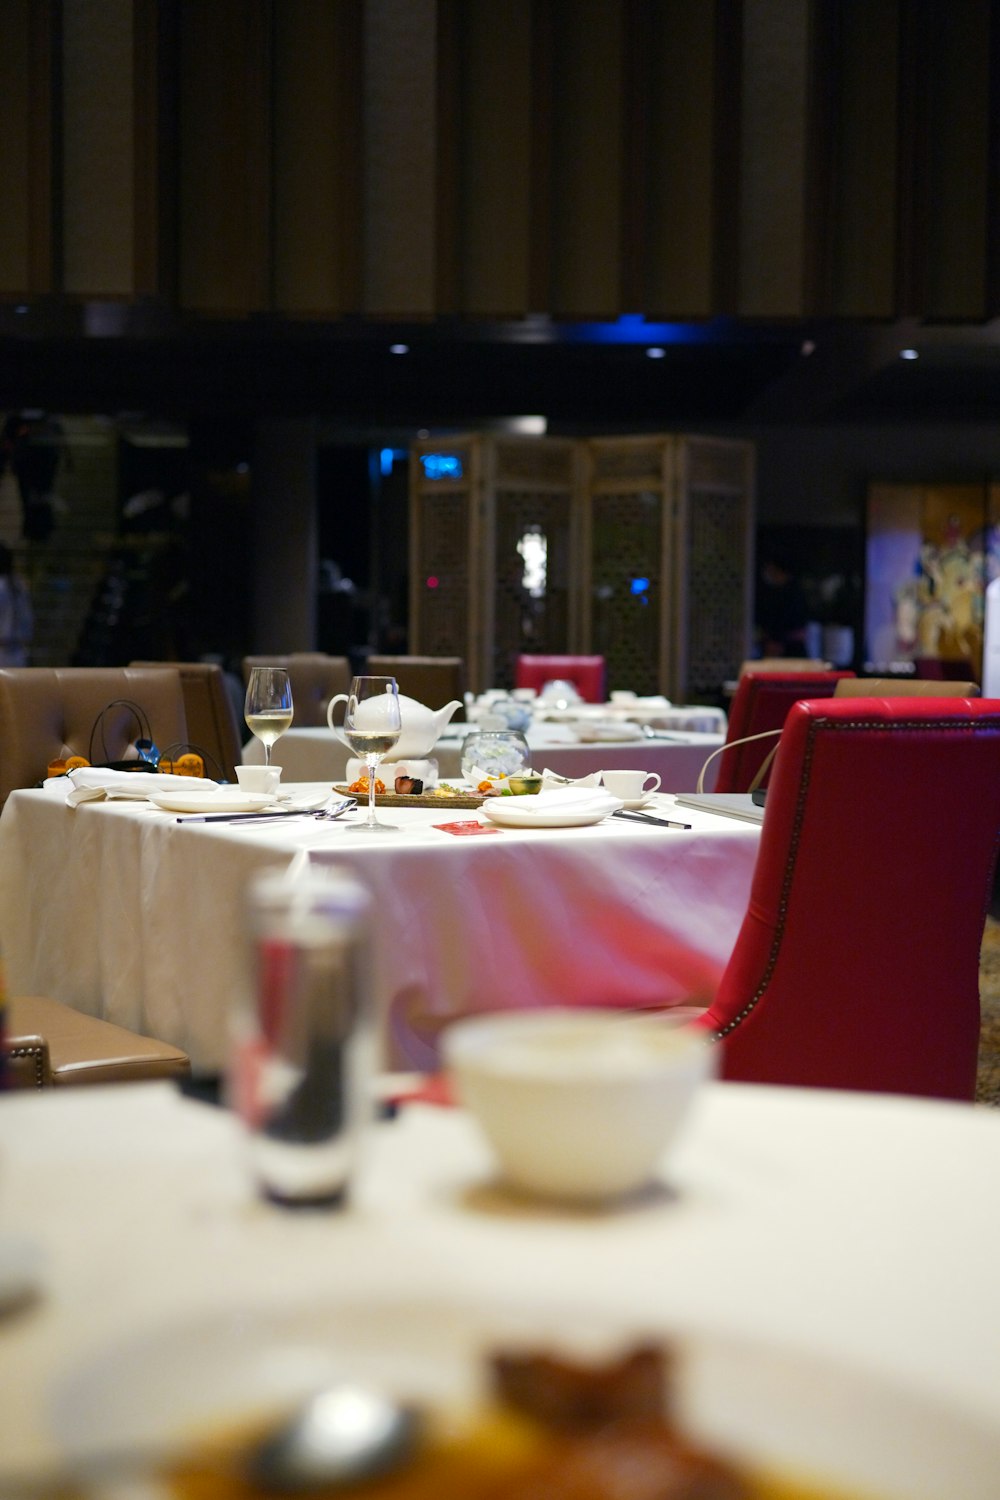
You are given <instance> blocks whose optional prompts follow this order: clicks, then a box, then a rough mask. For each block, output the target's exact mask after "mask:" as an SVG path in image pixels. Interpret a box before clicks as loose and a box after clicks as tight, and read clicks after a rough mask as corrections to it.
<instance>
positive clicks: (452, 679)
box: [365, 656, 465, 722]
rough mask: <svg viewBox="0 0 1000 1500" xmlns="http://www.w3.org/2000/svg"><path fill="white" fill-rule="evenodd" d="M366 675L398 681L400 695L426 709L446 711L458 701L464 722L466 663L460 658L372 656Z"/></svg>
mask: <svg viewBox="0 0 1000 1500" xmlns="http://www.w3.org/2000/svg"><path fill="white" fill-rule="evenodd" d="M365 671H366V672H368V673H370V674H371V676H372V677H395V679H396V684H397V686H398V688H399V691H400V692H401V693H403V694H405V696H406V697H407V698H415V699H416V701H417V702H418V703H423V704H424V705H425V706H426V707H427V708H434V709H438V708H443V707H444V705H445V704H446V703H451V702H453V701H454V699H456V698H457V699H458V701H459V703H461V704H462V708H461V709H460V710H458V712H456V714H455V721H456V722H457V721H458V720H460V719H464V718H465V662H464V660H463V658H462V657H461V656H369V658H368V662H367V664H366V666H365Z"/></svg>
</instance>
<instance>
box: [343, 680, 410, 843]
mask: <svg viewBox="0 0 1000 1500" xmlns="http://www.w3.org/2000/svg"><path fill="white" fill-rule="evenodd" d="M401 729H402V721H401V720H400V717H399V689H398V688H397V686H396V679H395V677H355V678H354V679H353V681H352V682H351V691H350V692H349V693H348V695H347V709H346V711H345V713H344V728H343V736H344V739H345V740H346V741H347V743H348V745H350V747H351V749H352V750H353V751H354V753H355V755H357V756H359V757H361V758H362V759H363V760H364V762H365V765H366V766H367V767H368V818H367V820H366V821H365V822H364V823H354V824H352V825H351V826H352V827H353V828H359V829H363V830H365V831H366V832H375V833H380V832H388V833H391V832H392V831H393V829H392V825H391V824H389V823H381V822H379V820H378V818H376V816H375V778H376V774H377V772H378V767H379V761H380V760H381V759H382V757H383V755H385V754H386V752H387V751H388V750H391V749H392V747H393V745H395V743H396V741H397V740H398V739H399V735H400V730H401Z"/></svg>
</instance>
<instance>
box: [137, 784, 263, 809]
mask: <svg viewBox="0 0 1000 1500" xmlns="http://www.w3.org/2000/svg"><path fill="white" fill-rule="evenodd" d="M149 800H150V802H152V803H154V804H155V805H156V806H157V807H160V808H162V809H163V811H164V812H179V813H189V812H196V813H214V812H220V813H222V812H231V813H237V812H260V811H261V810H262V809H263V808H265V807H273V806H274V798H273V797H272V796H271V795H270V793H268V792H245V791H243V789H242V788H241V787H238V786H217V787H215V788H214V790H208V791H203V792H150V794H149Z"/></svg>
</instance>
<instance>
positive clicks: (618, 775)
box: [601, 771, 660, 802]
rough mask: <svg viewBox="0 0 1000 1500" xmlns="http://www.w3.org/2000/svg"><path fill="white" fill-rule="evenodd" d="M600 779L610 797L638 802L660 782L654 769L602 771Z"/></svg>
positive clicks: (653, 790)
mask: <svg viewBox="0 0 1000 1500" xmlns="http://www.w3.org/2000/svg"><path fill="white" fill-rule="evenodd" d="M601 780H602V781H603V782H604V785H605V786H606V787H607V789H608V791H609V792H610V793H611V795H612V797H621V799H622V801H623V802H638V801H639V800H640V798H642V797H648V796H649V795H650V794H651V793H652V792H655V791H656V789H657V787H658V786H659V784H660V778H659V776H657V774H656V772H655V771H602V772H601Z"/></svg>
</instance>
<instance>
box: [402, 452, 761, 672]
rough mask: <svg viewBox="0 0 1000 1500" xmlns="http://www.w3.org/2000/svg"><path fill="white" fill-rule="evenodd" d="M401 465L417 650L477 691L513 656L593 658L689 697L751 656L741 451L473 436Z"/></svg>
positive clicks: (749, 490)
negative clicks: (583, 654)
mask: <svg viewBox="0 0 1000 1500" xmlns="http://www.w3.org/2000/svg"><path fill="white" fill-rule="evenodd" d="M410 463H411V495H410V525H411V546H410V556H411V595H410V634H411V649H412V650H414V651H420V652H422V653H425V654H430V655H461V656H463V657H464V658H465V661H466V665H467V673H468V679H469V683H470V686H472V687H473V688H476V689H482V688H486V687H494V686H498V687H504V686H510V685H511V684H512V683H513V680H514V659H515V657H516V656H517V654H518V653H519V652H521V651H543V652H565V651H569V652H580V651H598V652H601V653H602V654H603V655H604V656H605V658H606V659H607V663H608V677H609V685H610V686H611V687H628V688H632V689H633V690H634V691H636V692H642V693H651V692H666V693H668V694H669V695H670V696H671V697H672V698H674V699H677V700H680V699H683V698H688V699H690V698H692V697H703V696H705V695H715V694H717V693H718V691H719V688H720V686H721V684H722V683H723V682H724V681H725V680H727V678H729V677H732V676H733V675H734V674H735V672H736V670H737V668H738V666H739V663H740V661H741V660H743V658H744V657H745V656H746V655H747V654H748V649H749V639H750V634H749V633H750V614H751V535H752V524H753V449H752V446H751V445H750V444H748V443H743V442H733V441H728V440H725V439H718V438H702V437H692V436H683V435H671V434H652V435H649V436H642V437H624V438H618V437H615V438H611V437H600V438H590V439H587V440H581V441H574V440H571V439H565V438H541V437H539V438H531V437H509V436H502V437H500V436H493V435H490V434H477V435H468V434H467V435H463V436H460V437H455V438H449V439H447V440H445V441H441V440H430V439H428V440H425V441H422V442H419V443H416V444H415V445H414V447H413V450H412V453H411V460H410ZM531 555H533V557H534V563H533V564H532V556H531ZM532 566H534V568H535V572H534V573H532ZM539 568H541V570H542V572H541V573H540V574H539V572H538V569H539Z"/></svg>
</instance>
